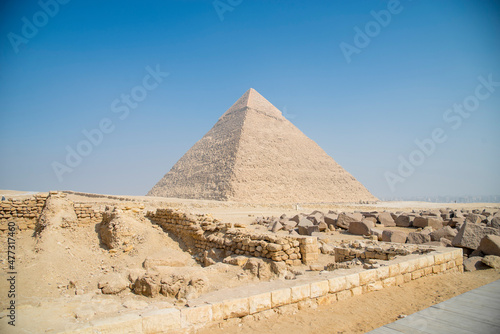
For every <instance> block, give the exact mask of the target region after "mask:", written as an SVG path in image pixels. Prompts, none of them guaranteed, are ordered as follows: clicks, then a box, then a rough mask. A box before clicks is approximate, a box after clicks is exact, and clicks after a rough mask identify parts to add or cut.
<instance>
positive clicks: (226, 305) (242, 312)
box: [223, 298, 250, 319]
mask: <svg viewBox="0 0 500 334" xmlns="http://www.w3.org/2000/svg"><path fill="white" fill-rule="evenodd" d="M248 314H250V305H249V303H248V298H239V299H230V300H225V301H224V302H223V317H224V319H230V318H241V317H244V316H246V315H248Z"/></svg>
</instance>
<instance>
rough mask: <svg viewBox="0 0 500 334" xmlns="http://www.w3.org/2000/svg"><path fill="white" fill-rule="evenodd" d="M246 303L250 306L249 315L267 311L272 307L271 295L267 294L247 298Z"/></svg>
mask: <svg viewBox="0 0 500 334" xmlns="http://www.w3.org/2000/svg"><path fill="white" fill-rule="evenodd" d="M248 303H249V306H250V314H254V313H257V312H262V311H265V310H269V309H270V308H271V306H272V303H271V293H270V292H267V293H262V294H259V295H255V296H251V297H248Z"/></svg>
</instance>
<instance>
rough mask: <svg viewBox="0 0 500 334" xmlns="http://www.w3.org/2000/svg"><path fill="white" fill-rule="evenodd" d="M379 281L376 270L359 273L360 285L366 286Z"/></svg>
mask: <svg viewBox="0 0 500 334" xmlns="http://www.w3.org/2000/svg"><path fill="white" fill-rule="evenodd" d="M377 279H378V273H377V271H376V270H374V269H371V270H365V271H362V272H360V273H359V284H361V285H365V284H368V283H370V282H373V281H376V280H377Z"/></svg>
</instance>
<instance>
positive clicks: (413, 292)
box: [196, 269, 500, 334]
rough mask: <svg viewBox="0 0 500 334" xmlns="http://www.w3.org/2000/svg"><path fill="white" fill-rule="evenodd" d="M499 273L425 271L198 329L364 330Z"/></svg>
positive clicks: (300, 333) (298, 333)
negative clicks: (342, 296) (392, 283)
mask: <svg viewBox="0 0 500 334" xmlns="http://www.w3.org/2000/svg"><path fill="white" fill-rule="evenodd" d="M498 279H500V270H494V269H489V270H482V271H475V272H467V273H463V274H460V273H449V274H443V275H436V276H428V277H424V278H421V279H418V280H415V281H412V282H410V283H407V284H404V285H402V286H396V287H390V288H386V289H383V290H381V291H376V292H372V293H369V294H365V295H361V296H356V297H354V298H350V299H348V300H344V301H340V302H337V303H335V304H333V305H328V306H319V307H318V308H316V309H305V310H301V311H298V312H297V311H295V312H293V313H291V314H290V313H288V314H287V313H285V314H281V315H280V314H271V315H270V316H268V317H267V318H265V319H260V320H256V319H255V317H252V316H250V317H247V318H245V319H243V320H239V319H237V320H236V321H226V322H223V323H220V324H214V325H212V326H210V327H207V328H204V329H202V330H199V331H198V332H196V333H198V334H210V333H242V334H254V333H286V334H306V333H308V334H309V333H311V334H312V333H318V334H320V333H321V334H324V333H365V332H367V331H370V330H372V329H375V328H378V327H380V326H383V325H385V324H388V323H391V322H393V321H395V320H397V318H398V316H399V315H400V314H405V315H410V314H412V313H415V312H417V311H420V310H422V309H425V308H427V307H429V306H432V305H435V304H437V303H440V302H442V301H445V300H447V299H450V298H452V297H454V296H457V295H459V294H462V293H464V292H466V291H469V290H472V289H475V288H478V287H480V286H483V285H485V284H488V283H491V282H493V281H495V280H498Z"/></svg>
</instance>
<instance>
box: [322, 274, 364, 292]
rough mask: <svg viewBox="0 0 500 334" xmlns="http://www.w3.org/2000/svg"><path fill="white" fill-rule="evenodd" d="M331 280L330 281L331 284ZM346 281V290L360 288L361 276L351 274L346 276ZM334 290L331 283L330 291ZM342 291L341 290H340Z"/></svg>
mask: <svg viewBox="0 0 500 334" xmlns="http://www.w3.org/2000/svg"><path fill="white" fill-rule="evenodd" d="M330 281H331V280H329V282H330ZM345 281H346V289H353V288H355V287H359V285H360V284H359V274H351V275H347V276H345ZM331 288H332V285H331V283H330V290H331ZM339 291H340V290H339Z"/></svg>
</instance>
